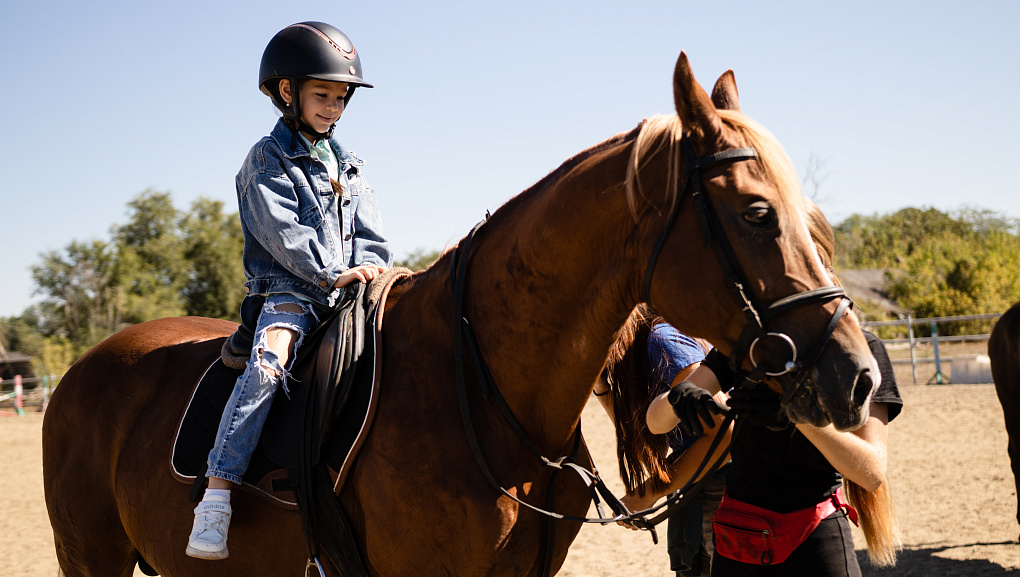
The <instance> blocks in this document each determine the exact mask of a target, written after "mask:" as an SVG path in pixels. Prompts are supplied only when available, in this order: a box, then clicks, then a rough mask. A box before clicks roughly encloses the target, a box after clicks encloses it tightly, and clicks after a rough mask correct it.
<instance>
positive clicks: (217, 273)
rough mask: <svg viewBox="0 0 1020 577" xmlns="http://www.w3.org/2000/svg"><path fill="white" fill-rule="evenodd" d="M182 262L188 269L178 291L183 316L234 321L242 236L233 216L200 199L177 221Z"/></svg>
mask: <svg viewBox="0 0 1020 577" xmlns="http://www.w3.org/2000/svg"><path fill="white" fill-rule="evenodd" d="M181 230H182V233H183V240H184V258H185V259H186V260H187V261H188V263H190V266H191V269H190V271H189V274H188V280H187V283H186V284H185V285H184V287H183V288H182V289H181V297H182V299H183V301H184V306H185V309H186V310H187V314H189V315H195V316H202V317H214V318H222V319H234V318H235V317H237V311H238V308H239V307H240V305H241V299H242V298H244V292H243V291H242V287H243V286H244V280H245V277H244V268H243V267H242V264H241V255H242V252H243V250H244V236H243V235H242V234H241V221H240V220H239V219H238V217H237V213H231V214H224V213H223V203H222V202H220V201H216V200H209V199H206V198H200V199H198V200H196V201H195V202H194V203H192V205H191V212H189V213H188V214H187V215H186V216H185V217H184V219H183V220H182V221H181Z"/></svg>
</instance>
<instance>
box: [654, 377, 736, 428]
mask: <svg viewBox="0 0 1020 577" xmlns="http://www.w3.org/2000/svg"><path fill="white" fill-rule="evenodd" d="M666 400H668V401H669V404H670V405H672V406H673V412H674V413H675V414H676V416H677V418H678V419H680V425H679V426H680V430H681V431H683V433H684V436H686V437H697V436H698V435H701V434H702V433H704V432H705V428H709V429H711V428H714V427H715V419H713V418H712V413H715V414H717V415H723V414H725V413H726V412H727V411H729V408H727V407H726V405H723V404H722V403H720V402H718V401H716V400H715V399H713V398H712V393H710V392H708V391H706V390H705V389H702V388H701V387H699V386H698V385H695V384H694V383H692V382H690V381H680V382H679V383H677V384H675V385H673V388H672V389H670V390H669V395H668V396H667V397H666ZM702 423H704V424H705V425H704V427H702Z"/></svg>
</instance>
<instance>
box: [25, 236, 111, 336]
mask: <svg viewBox="0 0 1020 577" xmlns="http://www.w3.org/2000/svg"><path fill="white" fill-rule="evenodd" d="M41 256H42V264H40V265H37V266H32V267H31V270H32V279H33V280H34V282H35V286H36V288H35V291H34V292H35V294H41V295H42V296H43V302H42V303H41V305H39V307H38V309H37V310H38V312H39V314H38V328H39V329H40V330H41V331H42V332H43V334H50V335H57V336H66V337H67V338H69V339H70V340H71V341H72V342H75V343H81V344H82V345H88V346H91V345H92V344H95V343H98V342H99V341H101V340H102V339H104V338H106V337H107V336H109V335H111V334H113V332H114V331H116V330H118V329H119V328H120V323H121V304H122V295H121V293H120V291H119V289H118V287H117V286H116V282H115V280H114V278H115V268H116V265H117V260H116V256H115V254H114V252H113V250H112V249H111V247H110V246H109V245H108V244H106V243H104V242H102V241H98V240H97V241H92V242H91V243H79V242H76V241H75V242H72V243H71V244H70V245H68V247H67V248H66V249H65V250H64V251H48V252H45V253H43V254H42V255H41Z"/></svg>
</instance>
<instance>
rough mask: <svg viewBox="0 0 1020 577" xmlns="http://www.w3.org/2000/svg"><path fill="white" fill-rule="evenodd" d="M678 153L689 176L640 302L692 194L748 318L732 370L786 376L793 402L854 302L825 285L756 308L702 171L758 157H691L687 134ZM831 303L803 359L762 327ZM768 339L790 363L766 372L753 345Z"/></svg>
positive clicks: (731, 153)
mask: <svg viewBox="0 0 1020 577" xmlns="http://www.w3.org/2000/svg"><path fill="white" fill-rule="evenodd" d="M680 148H681V152H682V153H683V156H684V158H685V159H686V160H687V164H686V165H685V166H684V172H686V173H687V175H686V178H685V180H684V186H683V189H681V191H680V195H679V198H677V199H676V200H675V201H674V203H673V208H672V210H671V211H670V213H669V216H668V217H667V219H666V225H665V226H664V227H663V229H662V233H660V235H659V239H658V241H656V243H655V246H654V247H653V248H652V254H651V255H650V256H649V257H648V264H647V265H646V266H645V275H644V283H643V285H642V289H641V295H642V299H643V300H644V302H645V303H646V304H647V305H648V306H649V307H652V295H651V288H652V274H653V272H654V270H655V264H656V262H657V261H658V259H659V253H660V252H661V251H662V247H663V245H664V244H665V243H666V238H667V237H668V236H669V233H670V231H671V230H672V228H673V224H674V222H675V221H676V216H677V213H679V211H680V206H681V204H682V203H683V200H684V197H685V195H686V194H687V192H688V191H690V195H691V197H692V198H693V200H694V207H695V210H696V211H697V215H698V223H699V224H700V225H701V234H702V239H703V243H704V246H705V247H706V248H707V247H709V246H711V247H712V248H713V249H714V250H715V253H716V257H717V259H718V261H719V265H720V266H721V267H722V269H723V274H724V275H725V276H726V279H727V283H726V287H727V288H728V289H729V291H730V294H732V295H733V297H734V299H736V301H737V303H738V304H739V305H740V308H741V311H742V312H743V313H744V317H745V318H746V319H747V324H746V325H745V326H744V330H743V332H742V333H741V334H740V337H739V338H738V339H737V341H736V343H735V345H734V347H733V351H732V352H731V354H730V358H729V362H730V369H731V370H733V371H734V372H739V371H740V368H741V365H742V363H743V359H744V357H745V356H748V357H750V359H749V360H750V362H751V366H752V367H753V368H752V370H751V372H750V373H748V375H747V378H748V379H749V380H750V381H752V382H760V381H761V380H762V379H764V378H776V377H781V376H784V375H790V377H789V378H790V379H792V381H793V383H792V385H791V386H789V387H784V389H786V393H785V394H784V395H783V403H784V404H785V403H787V402H789V401H790V400H791V399H792V398H793V397H794V395H795V394H796V393H797V391H798V390H799V389H800V387H801V386H802V385H803V383H804V380H805V379H806V378H807V374H808V372H809V371H810V369H811V368H812V367H814V365H815V363H817V362H818V358H819V357H820V356H821V353H822V348H823V347H824V346H825V344H826V343H827V342H828V341H829V338H831V337H832V333H833V332H834V331H835V330H836V325H838V324H839V321H840V320H841V319H842V318H843V314H844V313H845V312H846V310H847V308H849V307H850V306H852V305H853V301H852V300H851V299H850V297H849V296H847V294H846V292H844V291H843V289H842V287H839V286H826V287H821V288H816V289H812V290H808V291H804V292H800V293H796V294H793V295H790V296H787V297H784V298H781V299H779V300H777V301H775V302H773V303H771V304H768V305H764V306H762V305H761V304H760V303H758V302H757V299H755V297H754V295H753V294H750V293H749V292H748V288H749V287H750V283H748V282H747V277H746V276H745V275H744V270H743V268H742V267H741V266H740V263H739V262H738V261H737V257H736V255H735V254H734V252H733V247H732V246H731V245H730V243H729V241H728V240H727V238H726V233H725V232H724V231H723V228H722V224H721V223H720V222H719V217H718V216H717V215H716V212H715V208H714V207H713V206H712V201H711V199H710V198H709V196H708V194H706V192H705V189H704V182H703V176H702V171H703V170H704V169H707V168H711V167H713V166H718V165H720V164H724V163H731V162H739V161H743V160H751V159H754V158H757V157H758V152H757V151H756V150H754V149H753V148H732V149H729V150H724V151H722V152H717V153H715V154H712V155H709V156H706V157H704V158H698V157H697V154H696V153H695V152H694V146H693V145H692V144H691V141H690V138H689V137H688V136H687V135H686V134H685V135H683V137H681V139H680ZM835 298H838V299H840V303H839V306H837V307H836V311H835V312H834V313H833V315H832V318H831V319H830V321H829V324H828V325H827V326H826V327H825V330H824V331H822V334H821V338H819V339H817V340H815V341H814V346H813V347H812V348H811V349H810V351H809V353H808V354H807V355H798V351H797V345H796V344H795V343H794V341H793V339H792V338H790V337H789V335H787V334H785V333H781V332H770V331H768V330H766V328H765V326H766V324H767V323H768V322H769V321H771V320H773V319H775V318H776V317H778V316H779V315H781V314H782V313H784V312H786V311H788V310H790V309H793V308H797V307H802V306H807V305H810V304H815V303H824V302H828V301H830V300H832V299H835ZM653 308H654V307H653ZM759 311H761V312H759ZM766 338H772V339H778V340H779V341H780V342H782V343H784V344H785V345H786V346H787V347H789V349H790V358H789V360H787V361H786V362H785V363H784V364H783V368H782V370H779V371H768V370H767V368H766V367H765V366H764V365H762V364H761V363H759V362H758V361H759V359H757V358H756V357H755V354H754V351H755V346H757V344H758V343H759V342H761V341H762V340H763V339H766Z"/></svg>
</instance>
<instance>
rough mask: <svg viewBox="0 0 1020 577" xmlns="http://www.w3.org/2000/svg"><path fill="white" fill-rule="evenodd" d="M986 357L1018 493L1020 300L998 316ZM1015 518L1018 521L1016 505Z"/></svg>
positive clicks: (1019, 509)
mask: <svg viewBox="0 0 1020 577" xmlns="http://www.w3.org/2000/svg"><path fill="white" fill-rule="evenodd" d="M988 358H989V359H991V361H992V380H993V381H995V393H996V394H997V395H998V396H999V404H1001V405H1002V414H1003V416H1004V417H1005V419H1006V434H1007V435H1008V436H1009V449H1008V451H1009V462H1010V465H1011V467H1012V469H1013V478H1014V480H1015V482H1016V488H1017V494H1018V495H1020V303H1017V304H1015V305H1013V306H1012V307H1010V309H1009V310H1008V311H1006V312H1005V313H1003V314H1002V316H1001V317H999V320H998V321H996V322H995V327H994V328H993V329H992V335H991V337H989V339H988ZM1016 520H1017V522H1020V505H1017V512H1016Z"/></svg>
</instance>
